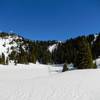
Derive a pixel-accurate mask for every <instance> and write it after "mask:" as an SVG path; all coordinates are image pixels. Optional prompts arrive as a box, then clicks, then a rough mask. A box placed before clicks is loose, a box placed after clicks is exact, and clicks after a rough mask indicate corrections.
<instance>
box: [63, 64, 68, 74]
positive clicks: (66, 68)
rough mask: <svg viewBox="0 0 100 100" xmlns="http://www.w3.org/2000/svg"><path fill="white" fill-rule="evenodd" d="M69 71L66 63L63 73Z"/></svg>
mask: <svg viewBox="0 0 100 100" xmlns="http://www.w3.org/2000/svg"><path fill="white" fill-rule="evenodd" d="M67 70H68V67H67V64H66V63H65V64H64V65H63V70H62V72H65V71H67Z"/></svg>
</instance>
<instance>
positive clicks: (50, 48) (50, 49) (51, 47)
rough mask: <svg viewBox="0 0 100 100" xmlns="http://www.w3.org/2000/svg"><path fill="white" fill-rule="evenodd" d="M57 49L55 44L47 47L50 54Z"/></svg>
mask: <svg viewBox="0 0 100 100" xmlns="http://www.w3.org/2000/svg"><path fill="white" fill-rule="evenodd" d="M56 48H57V44H53V45H51V46H49V47H48V50H49V51H50V52H51V53H52V52H53V51H54V50H55V49H56Z"/></svg>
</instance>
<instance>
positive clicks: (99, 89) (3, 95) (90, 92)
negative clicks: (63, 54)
mask: <svg viewBox="0 0 100 100" xmlns="http://www.w3.org/2000/svg"><path fill="white" fill-rule="evenodd" d="M18 66H19V67H18ZM18 66H13V65H11V66H5V67H4V66H2V65H0V100H100V84H99V83H100V77H99V76H100V75H99V74H100V70H99V69H97V70H92V69H91V70H74V71H68V72H65V73H56V74H53V73H50V72H49V70H48V67H50V66H46V65H39V64H37V65H35V64H30V65H29V66H27V65H18Z"/></svg>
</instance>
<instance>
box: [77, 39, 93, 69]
mask: <svg viewBox="0 0 100 100" xmlns="http://www.w3.org/2000/svg"><path fill="white" fill-rule="evenodd" d="M78 46H79V51H78V57H77V68H78V69H87V68H95V66H94V65H93V60H92V53H91V49H90V47H89V43H88V41H87V40H86V38H85V37H82V38H80V40H79V45H78Z"/></svg>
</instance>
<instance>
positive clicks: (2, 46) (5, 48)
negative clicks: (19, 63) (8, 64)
mask: <svg viewBox="0 0 100 100" xmlns="http://www.w3.org/2000/svg"><path fill="white" fill-rule="evenodd" d="M17 40H22V38H21V37H19V36H17V35H12V36H11V35H8V36H4V37H0V56H2V53H3V54H4V55H5V58H7V57H8V55H9V54H10V53H11V52H12V51H13V50H16V51H17V52H18V42H16V41H17ZM5 60H6V59H5Z"/></svg>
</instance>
